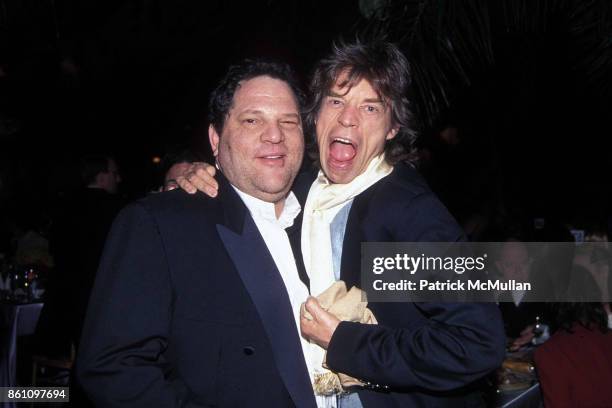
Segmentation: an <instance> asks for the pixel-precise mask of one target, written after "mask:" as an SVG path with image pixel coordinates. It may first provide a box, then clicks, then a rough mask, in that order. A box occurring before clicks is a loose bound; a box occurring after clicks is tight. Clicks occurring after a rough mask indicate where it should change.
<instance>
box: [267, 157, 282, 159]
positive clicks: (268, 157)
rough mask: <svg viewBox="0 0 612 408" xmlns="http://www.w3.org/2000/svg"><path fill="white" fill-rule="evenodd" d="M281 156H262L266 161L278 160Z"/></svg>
mask: <svg viewBox="0 0 612 408" xmlns="http://www.w3.org/2000/svg"><path fill="white" fill-rule="evenodd" d="M281 157H283V156H264V158H266V159H280V158H281Z"/></svg>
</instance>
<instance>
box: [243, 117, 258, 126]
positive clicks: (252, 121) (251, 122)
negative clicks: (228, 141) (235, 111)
mask: <svg viewBox="0 0 612 408" xmlns="http://www.w3.org/2000/svg"><path fill="white" fill-rule="evenodd" d="M242 123H244V124H247V125H256V124H257V123H258V120H257V119H253V118H247V119H244V120H243V121H242Z"/></svg>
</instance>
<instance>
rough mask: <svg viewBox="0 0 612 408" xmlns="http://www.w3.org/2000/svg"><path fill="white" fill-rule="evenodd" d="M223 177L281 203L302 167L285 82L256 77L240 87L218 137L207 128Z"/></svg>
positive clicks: (298, 129) (298, 123) (298, 130)
mask: <svg viewBox="0 0 612 408" xmlns="http://www.w3.org/2000/svg"><path fill="white" fill-rule="evenodd" d="M208 133H209V138H210V144H211V146H212V150H213V154H214V155H215V157H216V158H217V163H218V165H219V167H220V168H221V170H222V171H223V174H224V175H225V176H226V177H227V179H228V180H229V181H230V183H232V184H233V185H234V186H235V187H237V188H238V189H240V190H241V191H243V192H245V193H247V194H249V195H251V196H253V197H256V198H259V199H261V200H264V201H268V202H272V203H276V202H279V201H280V200H281V199H284V198H285V197H286V196H287V194H288V193H289V190H290V189H291V185H292V184H293V180H294V179H295V176H296V175H297V172H298V170H299V168H300V165H301V163H302V158H303V154H304V136H303V133H302V120H301V117H300V111H299V107H298V104H297V100H296V97H295V95H294V94H293V91H292V90H291V88H290V87H289V85H287V84H286V83H285V82H283V81H280V80H278V79H273V78H271V77H268V76H259V77H255V78H252V79H250V80H247V81H244V82H242V83H241V84H240V86H239V87H238V89H237V90H236V93H235V94H234V99H233V103H232V107H231V108H230V110H229V112H228V115H227V119H226V121H225V125H224V127H223V131H222V133H221V134H220V135H219V134H218V133H217V131H216V130H215V129H214V127H213V126H212V125H211V126H210V128H209V132H208Z"/></svg>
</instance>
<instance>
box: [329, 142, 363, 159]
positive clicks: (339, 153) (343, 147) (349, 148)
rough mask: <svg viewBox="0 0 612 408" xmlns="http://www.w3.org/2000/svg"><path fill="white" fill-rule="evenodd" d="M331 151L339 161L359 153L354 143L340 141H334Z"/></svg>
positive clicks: (332, 155)
mask: <svg viewBox="0 0 612 408" xmlns="http://www.w3.org/2000/svg"><path fill="white" fill-rule="evenodd" d="M329 153H330V155H331V157H332V158H333V159H334V160H337V161H349V160H351V159H352V158H353V157H355V154H357V152H356V151H355V148H354V147H353V145H350V144H345V143H340V142H333V143H332V144H331V148H330V151H329Z"/></svg>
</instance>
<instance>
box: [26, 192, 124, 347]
mask: <svg viewBox="0 0 612 408" xmlns="http://www.w3.org/2000/svg"><path fill="white" fill-rule="evenodd" d="M123 204H124V203H123V201H122V200H121V198H119V197H118V196H117V195H114V194H109V193H107V192H106V191H105V190H103V189H100V188H82V189H80V190H78V191H76V192H75V193H73V194H72V195H70V196H68V197H67V198H66V199H65V200H63V202H62V203H61V208H59V211H58V213H59V214H58V215H57V218H56V219H55V220H54V225H53V228H52V232H51V240H50V241H51V251H52V253H53V256H54V258H55V270H54V271H53V275H52V276H51V277H50V280H49V288H48V290H47V293H46V298H45V306H44V308H43V311H42V313H41V317H40V321H39V324H38V328H37V337H38V339H39V343H40V346H39V347H40V348H41V349H42V350H41V351H43V352H44V353H45V354H47V355H51V356H54V355H63V356H68V355H69V353H70V345H71V343H73V344H74V345H78V341H79V337H80V334H81V329H82V325H83V320H84V318H85V312H86V310H87V303H88V300H89V295H90V292H91V288H92V286H93V282H94V278H95V275H96V270H97V269H98V264H99V262H100V257H101V255H102V250H103V248H104V242H105V240H106V236H107V234H108V231H109V229H110V226H111V224H112V222H113V219H114V218H115V216H116V215H117V213H118V212H119V210H120V209H121V207H122V206H123Z"/></svg>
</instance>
